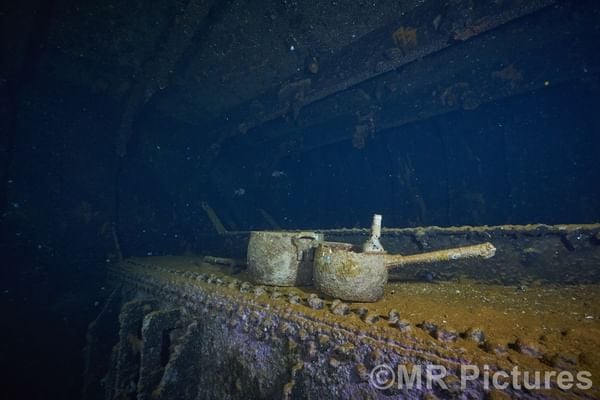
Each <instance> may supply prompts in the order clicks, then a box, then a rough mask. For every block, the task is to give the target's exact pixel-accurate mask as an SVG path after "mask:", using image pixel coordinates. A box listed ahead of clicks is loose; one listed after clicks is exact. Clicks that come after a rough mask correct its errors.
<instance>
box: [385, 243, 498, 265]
mask: <svg viewBox="0 0 600 400" xmlns="http://www.w3.org/2000/svg"><path fill="white" fill-rule="evenodd" d="M494 254H496V248H495V247H494V245H493V244H491V243H489V242H486V243H482V244H476V245H473V246H464V247H455V248H453V249H446V250H438V251H432V252H429V253H422V254H413V255H410V256H403V255H401V254H398V255H391V256H386V257H385V266H386V268H389V269H391V268H396V267H403V266H405V265H410V264H430V263H434V262H441V261H453V260H461V259H465V258H483V259H488V258H491V257H493V256H494Z"/></svg>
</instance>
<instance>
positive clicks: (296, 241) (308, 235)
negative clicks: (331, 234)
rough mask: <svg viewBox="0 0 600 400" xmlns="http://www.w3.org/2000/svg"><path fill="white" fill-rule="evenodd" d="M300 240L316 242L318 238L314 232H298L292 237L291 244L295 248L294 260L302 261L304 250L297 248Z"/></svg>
mask: <svg viewBox="0 0 600 400" xmlns="http://www.w3.org/2000/svg"><path fill="white" fill-rule="evenodd" d="M301 239H311V240H318V239H319V236H318V234H317V233H314V232H299V233H298V235H296V236H294V237H292V244H293V245H294V247H296V259H297V260H298V261H302V259H303V258H304V250H303V249H302V248H301V247H300V246H299V241H300V240H301Z"/></svg>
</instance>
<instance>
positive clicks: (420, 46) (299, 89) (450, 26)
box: [212, 0, 555, 143]
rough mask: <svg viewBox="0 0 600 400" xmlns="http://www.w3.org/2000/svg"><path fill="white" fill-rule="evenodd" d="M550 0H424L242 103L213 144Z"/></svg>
mask: <svg viewBox="0 0 600 400" xmlns="http://www.w3.org/2000/svg"><path fill="white" fill-rule="evenodd" d="M554 3H555V1H554V0H536V1H525V0H512V1H508V2H487V1H486V2H475V3H473V2H471V1H454V2H449V3H447V4H446V6H445V7H443V8H441V9H440V6H439V3H435V2H428V3H423V4H421V5H420V6H418V7H416V8H414V9H413V10H411V11H410V12H407V13H406V14H404V15H401V16H399V17H398V18H397V19H396V20H395V21H393V22H391V23H390V24H388V25H386V26H384V27H382V28H381V29H378V30H376V31H374V32H371V33H370V34H368V35H365V36H364V37H362V38H360V39H358V40H357V41H356V42H354V43H352V44H351V45H349V46H348V47H347V48H345V49H343V50H342V51H341V52H340V54H335V55H333V56H331V57H330V58H329V59H328V60H323V61H322V62H321V63H320V65H319V73H318V74H316V75H314V76H310V77H307V76H305V75H303V74H302V73H299V74H298V75H297V76H293V77H290V79H289V80H288V82H287V83H286V84H284V85H282V86H281V87H278V88H276V89H273V90H272V91H270V92H268V93H266V94H264V95H262V96H260V97H258V98H256V99H253V100H252V101H250V102H247V103H244V104H242V105H240V106H239V107H236V109H234V110H231V111H230V112H228V113H227V118H226V119H223V120H219V121H214V123H215V124H216V125H217V126H219V128H218V129H217V130H216V131H215V132H213V134H212V136H213V137H216V138H217V139H216V142H217V143H220V142H221V141H222V140H224V139H225V138H227V137H230V136H232V135H236V134H240V133H241V134H245V133H247V132H248V131H249V130H251V129H254V128H257V127H259V126H262V125H263V124H265V123H267V122H269V121H273V120H275V119H278V118H280V117H282V116H286V115H292V116H293V117H294V118H296V117H297V116H298V115H299V113H300V109H301V108H303V107H305V106H307V105H310V104H312V103H315V102H317V101H319V100H323V99H325V98H327V97H329V96H331V95H334V94H336V93H339V92H342V91H345V90H347V89H349V88H351V87H354V86H356V85H358V84H360V83H362V82H365V81H367V80H370V79H373V78H375V77H377V76H379V75H382V74H384V73H386V72H389V71H393V70H395V69H397V68H399V67H401V66H403V65H407V64H409V63H411V62H414V61H415V60H419V59H421V58H423V57H425V56H428V55H430V54H434V53H436V52H439V51H441V50H443V49H446V48H449V47H452V46H454V45H455V44H457V43H461V42H463V41H466V40H469V39H471V38H472V37H476V36H478V35H480V34H482V33H485V32H488V31H490V30H493V29H496V28H498V27H499V26H502V25H504V24H506V23H508V22H510V21H513V20H515V19H518V18H520V17H523V16H525V15H528V14H531V13H534V12H537V11H539V10H541V9H544V8H546V7H548V6H551V5H553V4H554Z"/></svg>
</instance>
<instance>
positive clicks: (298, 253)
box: [247, 231, 323, 286]
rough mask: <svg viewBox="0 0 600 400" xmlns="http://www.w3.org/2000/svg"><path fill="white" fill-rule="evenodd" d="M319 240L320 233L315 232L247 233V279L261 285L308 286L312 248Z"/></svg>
mask: <svg viewBox="0 0 600 400" xmlns="http://www.w3.org/2000/svg"><path fill="white" fill-rule="evenodd" d="M321 241H323V235H322V234H320V233H315V232H276V231H255V232H251V233H250V241H249V243H248V255H247V260H248V272H249V274H250V277H251V279H252V280H253V281H254V282H256V283H261V284H264V285H275V286H310V285H312V284H313V259H314V252H315V247H316V246H317V245H318V243H320V242H321Z"/></svg>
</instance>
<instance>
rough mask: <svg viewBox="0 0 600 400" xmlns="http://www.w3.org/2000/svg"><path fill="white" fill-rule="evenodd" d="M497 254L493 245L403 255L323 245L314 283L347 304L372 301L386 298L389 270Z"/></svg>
mask: <svg viewBox="0 0 600 400" xmlns="http://www.w3.org/2000/svg"><path fill="white" fill-rule="evenodd" d="M495 252H496V248H495V247H494V246H493V245H492V244H491V243H484V244H479V245H475V246H466V247H459V248H455V249H448V250H440V251H434V252H430V253H423V254H415V255H410V256H403V255H400V254H397V255H390V254H386V253H385V252H367V253H365V252H363V253H360V252H358V251H357V250H356V249H355V248H354V247H353V246H351V245H348V244H346V243H332V242H323V243H321V244H319V246H318V247H317V250H316V253H315V263H314V283H315V286H316V287H317V289H318V290H319V291H320V292H322V293H323V294H326V295H328V296H331V297H335V298H339V299H342V300H348V301H357V302H373V301H377V300H379V299H381V298H382V297H383V289H384V286H385V284H386V283H387V280H388V269H392V268H396V267H401V266H405V265H410V264H425V263H432V262H439V261H451V260H458V259H464V258H474V257H479V258H490V257H492V256H493V255H494V254H495Z"/></svg>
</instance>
